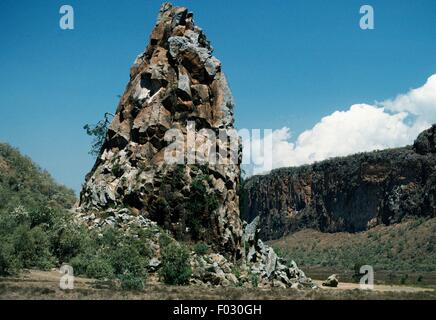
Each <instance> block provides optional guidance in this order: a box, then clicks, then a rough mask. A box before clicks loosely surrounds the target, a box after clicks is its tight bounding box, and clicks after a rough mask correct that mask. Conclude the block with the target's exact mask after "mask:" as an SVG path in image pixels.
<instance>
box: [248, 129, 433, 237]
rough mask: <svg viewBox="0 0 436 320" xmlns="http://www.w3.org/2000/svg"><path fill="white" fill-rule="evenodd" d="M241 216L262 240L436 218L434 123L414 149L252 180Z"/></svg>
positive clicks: (366, 155) (365, 155)
mask: <svg viewBox="0 0 436 320" xmlns="http://www.w3.org/2000/svg"><path fill="white" fill-rule="evenodd" d="M242 202H243V203H242V207H243V212H242V215H243V217H244V218H245V219H247V220H248V221H251V220H252V219H254V218H255V217H256V216H257V215H259V216H260V221H261V225H262V226H263V228H262V230H261V238H262V239H278V238H280V237H282V236H284V235H286V234H289V233H292V232H294V231H296V230H299V229H303V228H313V229H316V230H320V231H323V232H340V231H348V232H357V231H362V230H367V229H369V228H371V227H373V226H375V225H378V224H386V225H389V224H393V223H396V222H400V221H401V220H402V219H403V218H404V217H407V216H423V217H435V216H436V125H433V127H432V128H430V129H429V130H426V131H424V132H423V133H421V134H420V135H419V137H418V138H417V139H416V141H415V143H414V145H413V147H405V148H398V149H391V150H384V151H375V152H369V153H361V154H356V155H353V156H349V157H344V158H336V159H331V160H327V161H323V162H320V163H315V164H313V165H307V166H302V167H298V168H283V169H278V170H274V171H272V172H271V173H270V174H268V175H263V176H255V177H252V178H250V179H248V180H247V181H246V183H245V185H244V188H243V199H242Z"/></svg>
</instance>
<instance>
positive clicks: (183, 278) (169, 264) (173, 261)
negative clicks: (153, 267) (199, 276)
mask: <svg viewBox="0 0 436 320" xmlns="http://www.w3.org/2000/svg"><path fill="white" fill-rule="evenodd" d="M191 274H192V269H191V266H190V263H189V252H188V250H187V249H186V248H185V247H182V246H181V245H179V244H177V243H170V244H169V245H167V246H166V247H164V248H163V250H162V267H161V269H160V270H159V276H160V277H161V279H163V281H164V282H165V283H166V284H170V285H184V284H187V283H188V281H189V278H190V277H191Z"/></svg>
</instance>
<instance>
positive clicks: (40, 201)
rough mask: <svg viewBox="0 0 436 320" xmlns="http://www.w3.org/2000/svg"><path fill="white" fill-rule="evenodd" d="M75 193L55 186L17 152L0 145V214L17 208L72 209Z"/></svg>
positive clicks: (38, 168) (40, 170) (48, 175)
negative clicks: (48, 207)
mask: <svg viewBox="0 0 436 320" xmlns="http://www.w3.org/2000/svg"><path fill="white" fill-rule="evenodd" d="M75 201H76V197H75V195H74V192H73V191H72V190H70V189H68V188H66V187H64V186H62V185H59V184H57V183H56V182H55V181H54V180H53V178H52V177H51V176H50V174H49V173H48V172H46V171H44V170H42V169H41V168H40V167H39V166H38V165H36V164H35V163H34V162H33V161H32V160H31V159H30V158H28V157H26V156H23V155H22V154H21V153H20V152H19V151H18V150H17V149H15V148H13V147H11V146H10V145H8V144H5V143H0V214H1V213H2V212H4V211H10V210H14V209H15V208H17V207H18V206H21V207H24V208H26V209H27V210H32V209H35V208H40V207H47V206H50V207H54V208H65V209H66V208H71V207H72V206H73V204H74V202H75Z"/></svg>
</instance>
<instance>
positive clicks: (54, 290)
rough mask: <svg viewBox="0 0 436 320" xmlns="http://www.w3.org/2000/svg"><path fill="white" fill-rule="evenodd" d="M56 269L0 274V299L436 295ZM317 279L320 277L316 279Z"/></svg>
mask: <svg viewBox="0 0 436 320" xmlns="http://www.w3.org/2000/svg"><path fill="white" fill-rule="evenodd" d="M59 277H60V275H59V273H58V272H56V271H51V272H42V271H31V272H25V273H23V274H22V275H21V276H19V277H7V278H0V299H136V300H138V299H142V300H144V299H145V300H150V299H160V300H168V299H171V300H177V299H192V300H206V299H207V300H214V299H224V300H239V299H243V300H245V299H247V300H253V299H256V300H269V299H272V300H278V299H281V300H297V299H298V300H301V299H304V300H318V299H324V300H325V299H346V300H350V299H371V300H374V299H375V300H377V299H430V300H435V299H436V290H435V289H428V288H427V289H425V288H417V287H409V286H383V285H377V286H376V287H375V290H371V291H370V290H359V289H357V288H358V286H357V285H355V284H351V283H341V284H340V286H339V288H335V289H331V288H320V289H317V290H296V289H278V288H274V289H246V288H234V287H229V288H224V287H214V288H209V287H192V286H191V287H187V286H167V285H162V284H159V283H156V281H154V280H153V278H151V279H150V281H149V283H148V284H147V285H146V288H145V290H144V291H141V292H128V291H120V290H113V289H111V288H107V287H104V286H102V285H99V283H98V282H95V281H94V280H90V279H84V278H76V279H75V282H74V285H75V289H74V290H68V291H64V290H61V289H60V288H59ZM318 283H319V281H318Z"/></svg>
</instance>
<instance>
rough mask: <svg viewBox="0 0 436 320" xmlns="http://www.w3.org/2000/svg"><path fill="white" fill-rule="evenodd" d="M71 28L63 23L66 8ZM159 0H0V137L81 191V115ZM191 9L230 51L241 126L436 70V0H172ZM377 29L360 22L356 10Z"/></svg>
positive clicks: (348, 99)
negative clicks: (369, 13) (370, 14)
mask: <svg viewBox="0 0 436 320" xmlns="http://www.w3.org/2000/svg"><path fill="white" fill-rule="evenodd" d="M63 4H70V5H72V6H73V7H74V9H75V29H74V30H70V31H63V30H61V29H60V28H59V19H60V15H59V8H60V7H61V5H63ZM160 4H161V1H154V0H129V1H104V0H86V1H85V0H82V1H79V0H76V1H73V0H68V1H67V0H65V1H55V0H44V1H31V0H28V1H23V0H2V1H1V2H0V40H1V47H0V88H1V90H0V110H1V118H0V119H1V120H0V141H3V142H8V143H10V144H12V145H13V146H16V147H18V148H19V149H20V150H21V151H22V152H23V153H25V154H27V155H29V156H30V157H31V158H32V159H34V160H35V161H36V162H37V163H38V164H39V165H41V167H43V168H45V169H47V170H48V171H49V172H50V173H52V175H53V176H54V177H55V178H56V180H57V181H59V182H61V183H63V184H65V185H67V186H69V187H72V188H74V189H75V190H76V191H78V190H79V189H80V185H81V183H82V182H83V180H84V176H85V174H86V173H87V172H88V171H89V170H90V169H91V167H92V164H93V159H92V157H91V156H89V155H88V154H87V152H88V150H89V147H90V139H89V138H88V137H87V136H86V134H85V132H84V130H83V129H82V127H83V125H84V124H86V123H95V122H97V121H98V120H99V119H100V118H101V117H102V115H103V114H104V112H106V111H111V112H113V111H114V110H115V108H116V105H117V102H118V98H117V95H119V94H122V93H123V91H124V87H125V85H126V84H127V81H128V77H129V68H130V66H131V64H132V63H133V61H134V59H135V57H136V56H137V55H138V54H139V53H140V52H141V51H142V50H143V49H144V48H145V46H146V44H147V42H148V37H149V33H150V31H151V29H152V27H153V26H154V23H155V19H156V16H157V13H158V10H159V7H160ZM173 4H175V5H184V6H187V7H188V8H189V9H190V10H192V11H193V12H194V13H195V21H196V23H197V24H198V25H199V26H201V27H202V28H203V29H204V30H205V32H206V34H207V36H208V38H209V39H210V40H211V42H212V44H213V46H214V47H215V55H216V56H217V57H218V58H219V59H220V60H221V61H222V63H223V69H224V71H225V72H226V74H227V76H228V79H229V82H230V85H231V88H232V91H233V94H234V96H235V99H236V103H237V108H236V125H237V126H238V127H239V128H271V129H280V128H282V127H287V128H289V130H290V132H291V133H292V135H293V137H294V138H296V137H298V135H299V134H300V133H301V132H303V131H304V130H306V129H310V128H312V127H313V126H314V125H315V124H316V123H318V122H319V121H320V119H321V118H322V117H324V116H327V115H330V114H332V113H333V112H335V111H336V110H347V109H348V108H349V107H350V106H351V105H353V104H356V103H368V104H373V103H374V101H383V100H385V99H390V98H394V97H395V96H396V95H397V94H399V93H405V92H407V91H408V90H409V89H411V88H418V87H421V86H422V85H423V84H424V83H425V81H426V80H427V78H429V77H430V76H431V75H432V74H433V73H435V72H436V59H435V57H436V2H435V1H434V0H419V1H412V0H409V1H405V0H400V1H398V0H397V1H393V0H383V1H365V2H362V1H354V0H338V1H325V0H319V1H310V0H304V1H283V0H268V1H265V0H262V1H260V0H253V1H234V0H233V1H230V0H226V1H213V2H212V1H200V0H195V1H173ZM363 4H370V5H372V6H373V7H374V10H375V30H367V31H363V30H361V29H360V28H359V19H360V14H359V8H360V6H361V5H363Z"/></svg>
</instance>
